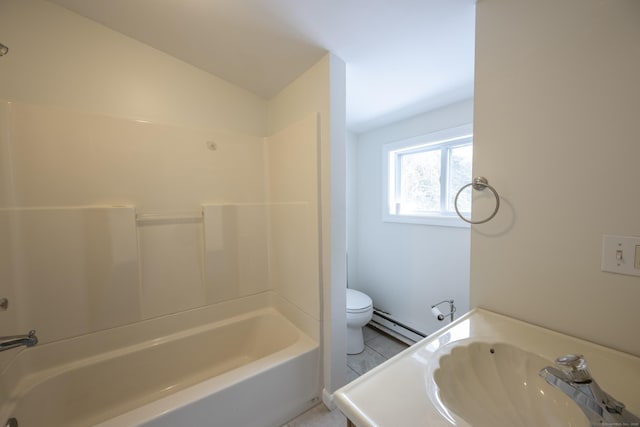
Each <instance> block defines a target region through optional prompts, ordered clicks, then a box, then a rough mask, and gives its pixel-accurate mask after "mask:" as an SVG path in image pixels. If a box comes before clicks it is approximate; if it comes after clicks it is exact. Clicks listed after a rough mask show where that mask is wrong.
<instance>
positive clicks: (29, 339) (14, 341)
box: [0, 330, 38, 351]
mask: <svg viewBox="0 0 640 427" xmlns="http://www.w3.org/2000/svg"><path fill="white" fill-rule="evenodd" d="M36 344H38V337H36V331H35V330H30V331H29V334H28V335H13V336H8V337H0V351H5V350H10V349H12V348H16V347H20V346H21V345H24V346H27V347H33V346H34V345H36Z"/></svg>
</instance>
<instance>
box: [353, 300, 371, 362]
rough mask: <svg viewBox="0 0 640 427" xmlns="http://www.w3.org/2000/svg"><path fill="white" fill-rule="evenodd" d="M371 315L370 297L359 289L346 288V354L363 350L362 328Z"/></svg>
mask: <svg viewBox="0 0 640 427" xmlns="http://www.w3.org/2000/svg"><path fill="white" fill-rule="evenodd" d="M372 316H373V301H371V298H370V297H369V296H368V295H366V294H364V293H362V292H360V291H356V290H355V289H349V288H347V354H358V353H362V351H363V350H364V338H363V336H362V328H363V326H364V325H366V324H367V323H369V321H370V320H371V317H372Z"/></svg>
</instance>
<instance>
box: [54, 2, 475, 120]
mask: <svg viewBox="0 0 640 427" xmlns="http://www.w3.org/2000/svg"><path fill="white" fill-rule="evenodd" d="M50 1H51V2H53V3H57V4H59V5H61V6H64V7H66V8H68V9H70V10H72V11H74V12H77V13H79V14H80V15H83V16H85V17H87V18H90V19H92V20H94V21H97V22H99V23H101V24H103V25H105V26H107V27H109V28H111V29H113V30H115V31H118V32H120V33H123V34H125V35H127V36H129V37H132V38H134V39H137V40H139V41H141V42H143V43H146V44H147V45H150V46H152V47H154V48H156V49H159V50H161V51H163V52H166V53H167V54H169V55H172V56H174V57H176V58H178V59H181V60H183V61H185V62H187V63H190V64H192V65H194V66H196V67H198V68H201V69H203V70H206V71H208V72H210V73H212V74H214V75H216V76H218V77H221V78H223V79H225V80H227V81H229V82H231V83H234V84H236V85H238V86H240V87H243V88H245V89H247V90H249V91H251V92H253V93H255V94H257V95H260V96H262V97H264V98H270V97H272V96H273V95H275V94H276V93H278V92H279V91H280V90H281V89H283V88H284V87H285V86H287V85H288V84H289V83H291V82H292V81H293V80H295V78H296V77H298V76H299V75H300V74H302V73H303V72H304V71H305V70H307V69H308V68H309V67H311V66H312V65H313V64H314V63H315V62H317V61H318V60H319V59H320V58H322V57H323V56H324V55H325V54H326V52H327V51H330V52H332V53H333V54H335V55H336V56H338V57H339V58H341V59H342V60H343V61H345V63H346V64H347V105H346V109H347V127H348V128H349V130H351V131H353V132H356V133H359V132H363V131H366V130H369V129H372V128H375V127H378V126H382V125H385V124H388V123H391V122H394V121H397V120H401V119H404V118H407V117H410V116H413V115H415V114H419V113H421V112H425V111H429V110H433V109H435V108H438V107H441V106H444V105H447V104H451V103H454V102H457V101H461V100H464V99H468V98H471V97H472V96H473V64H474V32H475V0H109V1H105V0H50Z"/></svg>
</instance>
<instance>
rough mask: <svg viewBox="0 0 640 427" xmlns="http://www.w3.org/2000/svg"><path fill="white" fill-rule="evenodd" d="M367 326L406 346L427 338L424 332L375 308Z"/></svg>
mask: <svg viewBox="0 0 640 427" xmlns="http://www.w3.org/2000/svg"><path fill="white" fill-rule="evenodd" d="M369 326H373V327H374V328H376V329H379V330H381V331H382V332H385V333H387V334H389V335H391V336H392V337H395V338H397V339H399V340H400V341H402V342H404V343H406V344H408V345H412V344H415V343H417V342H418V341H420V340H421V339H423V338H425V337H426V336H427V334H425V333H424V332H422V331H419V330H417V329H415V328H412V327H411V326H408V325H406V324H404V323H402V322H401V321H399V320H398V319H396V318H394V317H393V316H392V315H391V314H390V313H387V312H386V311H382V310H379V309H377V308H375V307H374V308H373V317H372V318H371V322H369Z"/></svg>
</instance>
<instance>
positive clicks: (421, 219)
mask: <svg viewBox="0 0 640 427" xmlns="http://www.w3.org/2000/svg"><path fill="white" fill-rule="evenodd" d="M472 135H473V125H472V124H471V123H469V124H465V125H462V126H458V127H455V128H449V129H444V130H441V131H437V132H432V133H429V134H426V135H420V136H416V137H412V138H408V139H403V140H400V141H394V142H389V143H386V144H383V145H382V220H383V221H384V222H396V223H405V224H423V225H435V226H440V227H459V228H469V227H470V225H469V223H467V222H465V221H463V220H462V219H460V218H459V217H458V216H457V215H455V214H453V215H451V216H449V215H446V216H445V215H441V214H433V215H419V216H418V215H415V216H414V215H395V214H391V213H389V208H388V205H389V173H390V171H389V153H390V152H392V151H397V150H401V149H403V148H409V147H413V146H428V145H434V144H439V143H443V142H447V141H450V140H453V139H460V138H465V137H469V136H472ZM391 172H393V171H391ZM393 173H395V172H393Z"/></svg>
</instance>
